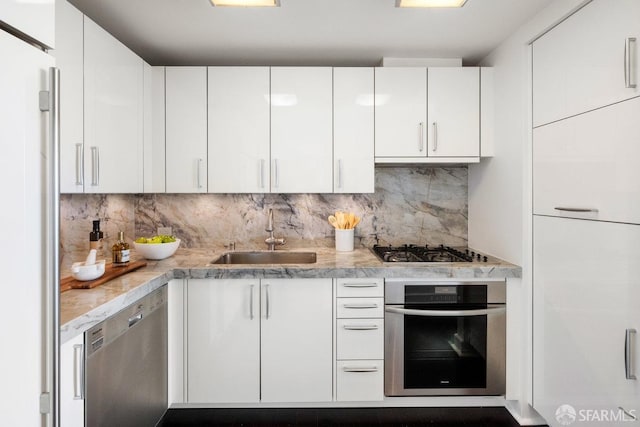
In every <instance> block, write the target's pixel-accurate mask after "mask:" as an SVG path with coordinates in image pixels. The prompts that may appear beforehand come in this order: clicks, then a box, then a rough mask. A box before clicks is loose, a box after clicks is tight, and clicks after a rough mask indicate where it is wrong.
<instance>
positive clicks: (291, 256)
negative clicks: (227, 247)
mask: <svg viewBox="0 0 640 427" xmlns="http://www.w3.org/2000/svg"><path fill="white" fill-rule="evenodd" d="M315 262H316V253H315V252H284V251H283V252H227V253H224V254H222V255H221V256H220V257H219V258H218V259H216V260H215V261H213V262H212V264H314V263H315Z"/></svg>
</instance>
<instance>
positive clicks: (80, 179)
mask: <svg viewBox="0 0 640 427" xmlns="http://www.w3.org/2000/svg"><path fill="white" fill-rule="evenodd" d="M83 157H84V150H83V144H81V143H78V144H76V185H82V184H84V161H83Z"/></svg>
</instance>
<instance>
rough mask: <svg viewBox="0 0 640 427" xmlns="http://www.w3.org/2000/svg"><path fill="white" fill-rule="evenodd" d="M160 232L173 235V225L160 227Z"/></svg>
mask: <svg viewBox="0 0 640 427" xmlns="http://www.w3.org/2000/svg"><path fill="white" fill-rule="evenodd" d="M158 234H164V235H167V236H171V235H172V234H173V233H172V230H171V227H158Z"/></svg>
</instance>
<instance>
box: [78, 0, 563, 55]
mask: <svg viewBox="0 0 640 427" xmlns="http://www.w3.org/2000/svg"><path fill="white" fill-rule="evenodd" d="M552 1H553V0H468V1H467V4H466V5H465V6H464V7H463V8H462V9H398V8H396V7H395V0H281V7H279V8H224V7H218V8H216V7H212V6H211V4H210V3H209V0H71V3H73V4H74V5H76V7H78V8H79V9H80V10H81V11H82V12H84V13H85V14H86V15H87V16H89V17H91V18H92V19H93V20H94V21H96V22H97V23H98V24H100V25H101V26H102V27H103V28H105V29H106V30H107V31H109V32H110V33H111V34H113V35H114V36H115V37H117V38H118V39H119V40H121V41H122V42H123V43H124V44H126V45H127V46H129V47H130V48H131V49H133V50H134V51H135V52H136V53H138V54H139V55H140V56H142V57H143V58H144V59H145V60H146V61H147V62H149V63H150V64H152V65H337V66H345V65H377V64H378V63H379V62H380V59H381V58H382V57H409V58H463V60H464V63H465V64H475V63H477V61H479V60H480V59H482V58H483V57H484V56H485V55H486V54H488V53H489V52H490V51H491V50H493V49H494V48H495V47H496V46H498V45H499V44H500V42H501V41H502V40H504V39H505V38H507V37H508V36H509V34H511V33H512V32H513V31H514V30H515V29H516V28H518V27H519V26H520V25H522V24H523V23H525V22H526V21H528V20H529V19H530V18H531V17H533V16H534V15H535V14H536V13H538V12H539V11H540V10H542V9H543V8H544V7H546V6H547V5H548V4H549V3H551V2H552ZM556 1H558V0H556Z"/></svg>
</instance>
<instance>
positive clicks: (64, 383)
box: [60, 334, 84, 427]
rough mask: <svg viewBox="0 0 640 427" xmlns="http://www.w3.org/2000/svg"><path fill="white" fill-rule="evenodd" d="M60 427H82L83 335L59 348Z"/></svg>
mask: <svg viewBox="0 0 640 427" xmlns="http://www.w3.org/2000/svg"><path fill="white" fill-rule="evenodd" d="M60 425H61V427H84V334H80V335H78V336H77V337H75V338H73V339H72V340H71V341H67V342H66V343H64V344H62V345H61V346H60Z"/></svg>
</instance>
